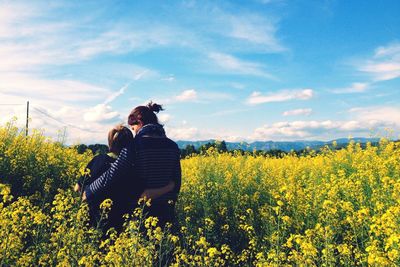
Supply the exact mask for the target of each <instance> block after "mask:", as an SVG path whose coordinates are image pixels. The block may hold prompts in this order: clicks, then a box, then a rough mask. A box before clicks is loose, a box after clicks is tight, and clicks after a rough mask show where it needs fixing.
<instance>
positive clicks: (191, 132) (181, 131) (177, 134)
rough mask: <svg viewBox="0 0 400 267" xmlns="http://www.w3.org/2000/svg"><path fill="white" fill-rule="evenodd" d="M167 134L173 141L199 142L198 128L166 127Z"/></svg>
mask: <svg viewBox="0 0 400 267" xmlns="http://www.w3.org/2000/svg"><path fill="white" fill-rule="evenodd" d="M166 132H167V135H168V137H169V138H171V139H173V140H199V130H198V129H197V128H196V127H185V128H183V127H179V128H175V127H173V128H169V127H166Z"/></svg>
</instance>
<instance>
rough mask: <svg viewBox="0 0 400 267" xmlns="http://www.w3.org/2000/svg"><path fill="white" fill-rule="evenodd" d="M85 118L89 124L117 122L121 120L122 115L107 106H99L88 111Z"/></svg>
mask: <svg viewBox="0 0 400 267" xmlns="http://www.w3.org/2000/svg"><path fill="white" fill-rule="evenodd" d="M83 118H84V120H85V121H87V122H116V121H118V120H119V119H120V114H119V113H118V112H117V111H113V110H112V108H111V107H110V106H108V105H106V104H99V105H96V106H95V107H93V108H90V109H88V110H87V111H86V112H85V113H84V115H83Z"/></svg>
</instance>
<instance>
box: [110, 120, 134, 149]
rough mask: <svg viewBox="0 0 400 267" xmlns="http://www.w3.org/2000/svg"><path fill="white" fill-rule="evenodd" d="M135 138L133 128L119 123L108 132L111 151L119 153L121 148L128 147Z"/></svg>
mask: <svg viewBox="0 0 400 267" xmlns="http://www.w3.org/2000/svg"><path fill="white" fill-rule="evenodd" d="M132 140H133V134H132V132H131V130H129V129H128V128H127V127H124V126H122V125H117V126H115V127H114V128H112V129H111V130H110V131H109V132H108V147H109V150H110V152H113V153H115V154H117V155H118V154H119V152H121V149H122V148H124V147H127V146H128V144H129V143H130V142H131V141H132Z"/></svg>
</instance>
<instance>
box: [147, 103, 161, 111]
mask: <svg viewBox="0 0 400 267" xmlns="http://www.w3.org/2000/svg"><path fill="white" fill-rule="evenodd" d="M147 107H148V108H149V109H150V111H152V112H154V113H158V112H160V111H161V110H164V109H163V107H162V106H161V105H159V104H156V103H153V102H152V101H150V103H148V104H147Z"/></svg>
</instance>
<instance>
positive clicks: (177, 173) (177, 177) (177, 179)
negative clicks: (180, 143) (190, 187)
mask: <svg viewBox="0 0 400 267" xmlns="http://www.w3.org/2000/svg"><path fill="white" fill-rule="evenodd" d="M172 181H174V183H175V187H174V192H175V194H176V195H178V194H179V192H180V191H181V183H182V168H181V157H180V150H179V149H178V152H177V158H176V163H175V170H174V174H173V176H172Z"/></svg>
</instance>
